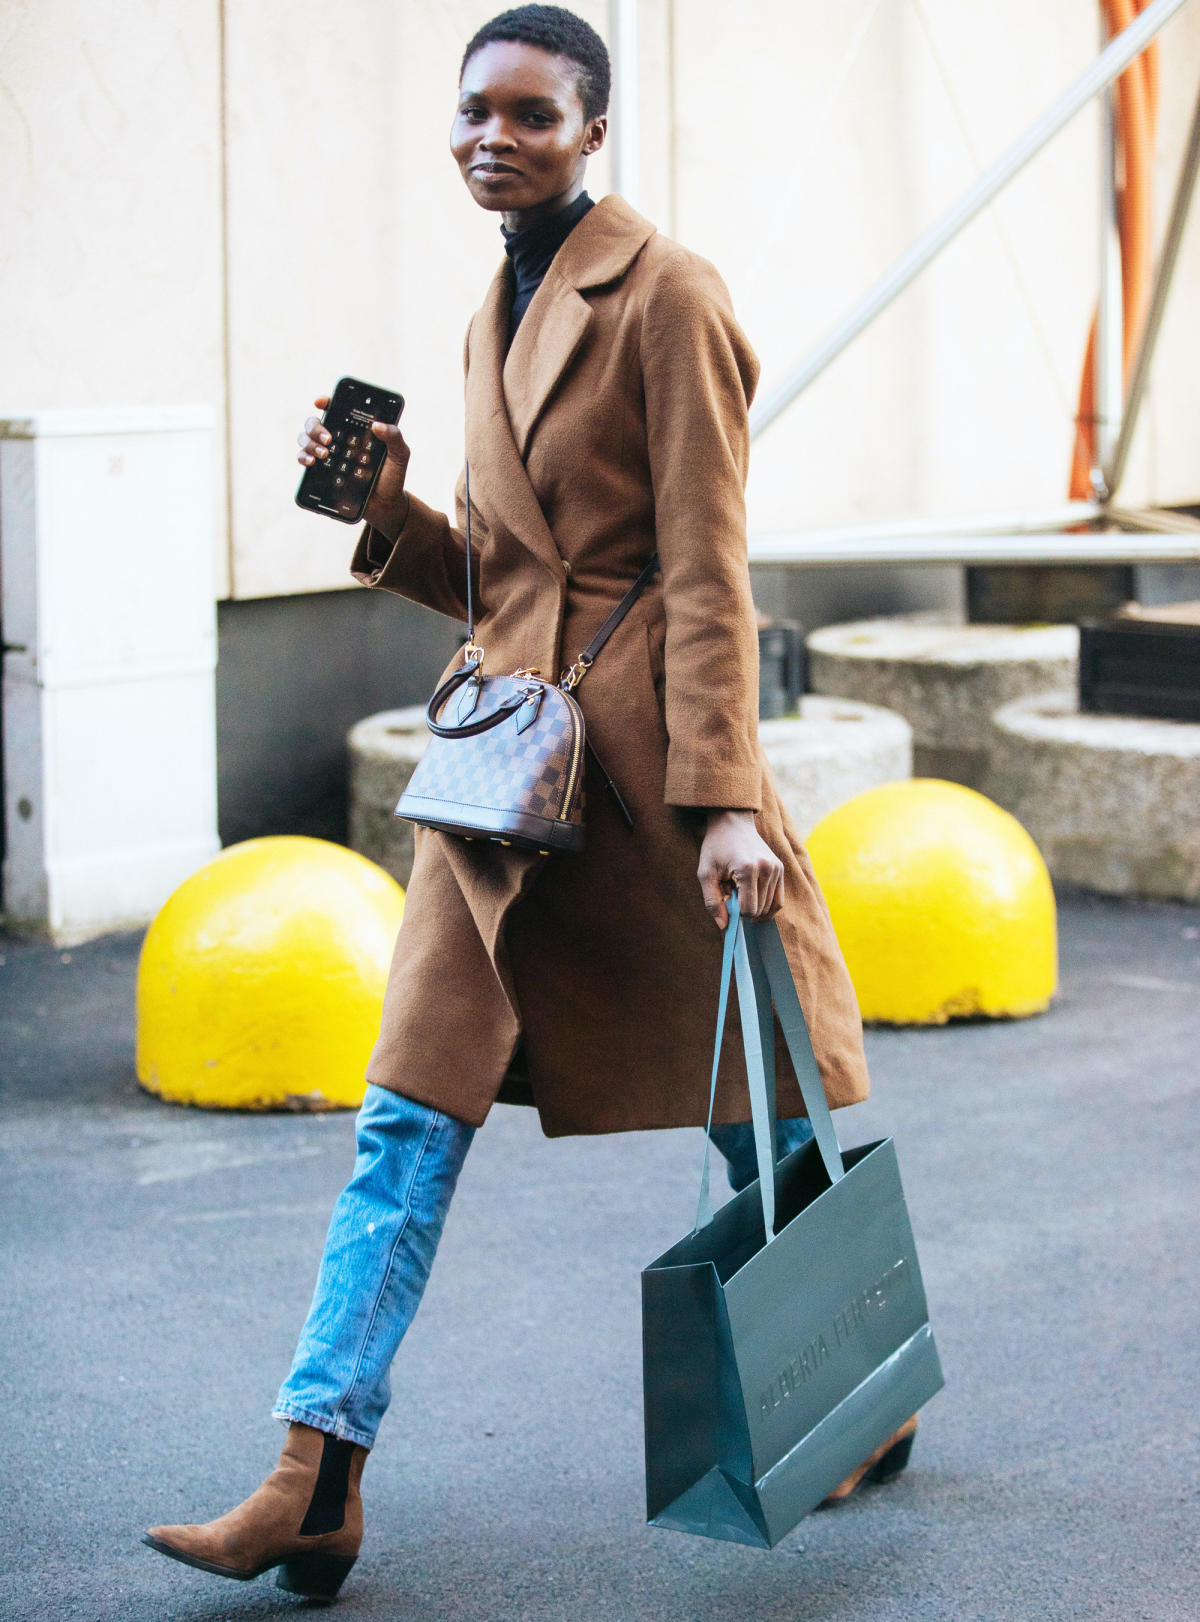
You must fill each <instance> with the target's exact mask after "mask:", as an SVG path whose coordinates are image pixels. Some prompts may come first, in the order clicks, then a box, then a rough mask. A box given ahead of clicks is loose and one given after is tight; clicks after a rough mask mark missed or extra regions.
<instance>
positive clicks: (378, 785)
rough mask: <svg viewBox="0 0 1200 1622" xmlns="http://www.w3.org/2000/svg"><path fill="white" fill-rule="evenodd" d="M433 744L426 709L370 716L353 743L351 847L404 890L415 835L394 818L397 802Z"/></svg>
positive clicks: (353, 731)
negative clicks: (429, 745)
mask: <svg viewBox="0 0 1200 1622" xmlns="http://www.w3.org/2000/svg"><path fill="white" fill-rule="evenodd" d="M428 742H429V728H428V727H427V726H426V725H425V706H424V704H414V705H413V706H412V707H411V708H410V709H404V710H382V711H381V712H380V713H379V714H378V715H368V716H367V718H366V719H365V720H364V721H359V722H358V724H357V725H356V726H355V727H353V728H352V729H351V732H350V738H349V749H350V847H351V849H352V850H356V851H358V852H359V854H360V855H362V856H367V857H369V858H370V859H371V861H373V862H378V864H379V866H380V867H382V868H383V870H384V871H385V872H386V873H390V874H391V875H392V877H393V878H394V879H395V880H396V881H397V883H399V884H402V885H404V886H405V888H407V886H408V881H409V877H410V876H411V874H412V864H413V831H414V830H413V824H412V823H411V822H406V821H405V820H404V818H403V817H398V816H396V815H395V811H396V801H397V800H398V799H399V798H400V796H401V794H403V792H404V790H405V789H406V788H407V787H408V780H409V778H410V777H411V776H412V774H413V772H414V770H415V769H416V764H417V762H418V761H419V760H420V758H421V756H422V755H423V754H424V753H425V746H426V745H427V744H428Z"/></svg>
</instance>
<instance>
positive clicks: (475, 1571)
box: [0, 898, 1200, 1622]
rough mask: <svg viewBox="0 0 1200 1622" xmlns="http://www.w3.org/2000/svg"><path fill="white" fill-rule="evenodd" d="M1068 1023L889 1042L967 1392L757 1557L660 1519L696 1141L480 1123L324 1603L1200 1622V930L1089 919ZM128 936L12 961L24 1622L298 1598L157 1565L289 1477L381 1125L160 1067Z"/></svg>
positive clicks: (850, 1137)
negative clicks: (170, 1549) (648, 1408)
mask: <svg viewBox="0 0 1200 1622" xmlns="http://www.w3.org/2000/svg"><path fill="white" fill-rule="evenodd" d="M1061 928H1062V958H1063V965H1062V966H1063V978H1062V990H1061V993H1060V995H1059V997H1058V999H1057V1001H1056V1003H1055V1005H1054V1007H1053V1009H1052V1010H1051V1012H1050V1013H1049V1014H1047V1015H1045V1016H1043V1017H1040V1018H1037V1019H1032V1020H1026V1021H1020V1022H1011V1023H1008V1022H1002V1023H965V1024H957V1025H953V1026H950V1027H947V1028H945V1029H940V1030H907V1031H906V1030H877V1031H872V1032H870V1033H869V1036H868V1046H869V1053H870V1058H871V1063H872V1070H873V1074H874V1080H875V1090H874V1094H873V1096H872V1098H871V1100H870V1102H869V1103H867V1104H863V1105H858V1106H856V1107H855V1108H853V1109H851V1110H848V1111H843V1112H841V1113H840V1114H839V1116H837V1117H836V1118H835V1119H836V1120H837V1123H838V1126H839V1131H840V1134H841V1136H842V1140H843V1143H847V1144H849V1143H859V1142H864V1141H867V1140H869V1139H873V1138H876V1137H879V1136H881V1135H884V1134H886V1133H889V1132H890V1133H892V1134H893V1135H894V1137H895V1139H896V1144H897V1149H898V1153H899V1158H900V1165H901V1169H902V1172H903V1176H904V1182H905V1187H906V1190H907V1194H908V1199H909V1206H910V1210H911V1214H912V1219H913V1226H914V1229H915V1232H916V1236H917V1243H918V1247H919V1249H920V1253H921V1258H922V1264H923V1269H924V1274H925V1283H926V1289H927V1293H928V1296H929V1301H930V1308H931V1314H932V1318H933V1323H934V1327H935V1330H936V1333H937V1337H938V1341H939V1345H940V1349H941V1354H942V1361H943V1365H944V1367H945V1372H946V1387H945V1390H944V1391H943V1392H942V1393H941V1394H940V1395H939V1396H937V1397H936V1398H934V1400H933V1401H932V1402H931V1403H930V1404H929V1406H928V1407H927V1409H926V1410H925V1412H924V1414H923V1415H922V1420H921V1428H920V1431H919V1434H918V1437H917V1444H916V1447H915V1449H914V1453H913V1459H912V1464H911V1465H910V1467H909V1469H908V1471H907V1472H906V1473H905V1474H904V1475H903V1476H902V1477H900V1478H899V1479H898V1480H896V1481H895V1482H893V1483H891V1484H890V1485H888V1486H885V1487H876V1488H872V1489H869V1490H865V1491H863V1492H861V1493H859V1494H858V1495H856V1496H855V1497H854V1498H853V1499H851V1500H850V1501H849V1502H847V1503H846V1504H845V1505H844V1506H843V1507H841V1508H839V1509H836V1510H833V1511H828V1512H823V1513H819V1514H816V1515H812V1516H810V1517H809V1518H808V1519H806V1520H805V1521H804V1522H802V1523H801V1525H800V1526H799V1527H798V1528H797V1529H796V1531H795V1532H794V1533H792V1535H791V1536H790V1537H789V1538H787V1539H786V1540H785V1541H784V1542H783V1543H782V1544H781V1545H780V1546H779V1547H778V1548H777V1549H776V1550H774V1551H773V1552H771V1553H766V1552H761V1551H756V1550H752V1549H746V1548H742V1547H739V1546H736V1545H732V1544H723V1543H717V1542H709V1541H706V1540H703V1539H699V1538H692V1537H687V1536H684V1535H681V1534H678V1533H674V1532H667V1531H659V1530H655V1529H653V1528H650V1527H647V1526H646V1525H645V1524H644V1521H643V1479H642V1455H641V1388H640V1379H641V1370H640V1335H639V1310H640V1309H639V1282H638V1275H639V1269H640V1268H641V1267H642V1266H643V1265H644V1264H645V1263H646V1262H647V1261H649V1260H650V1259H652V1258H653V1257H654V1256H656V1255H657V1254H659V1252H660V1251H662V1250H663V1249H664V1248H665V1247H666V1246H667V1245H668V1244H669V1243H671V1242H672V1241H673V1240H674V1239H676V1238H678V1237H680V1236H681V1235H682V1234H683V1233H684V1232H685V1231H686V1229H687V1228H688V1226H689V1223H690V1218H691V1214H692V1211H693V1208H694V1197H695V1185H696V1179H697V1175H698V1170H699V1155H700V1150H701V1138H700V1134H699V1132H697V1131H694V1130H693V1131H683V1132H664V1133H641V1134H631V1135H625V1136H617V1137H609V1138H592V1139H567V1140H558V1141H554V1142H551V1141H547V1140H546V1139H544V1138H543V1137H542V1136H541V1134H540V1131H539V1129H538V1126H537V1122H536V1119H535V1118H534V1117H533V1116H532V1114H531V1112H529V1111H527V1110H521V1109H516V1108H511V1107H507V1106H500V1107H498V1108H497V1109H496V1110H495V1111H494V1113H493V1115H492V1118H491V1120H490V1121H489V1122H488V1124H487V1126H486V1127H485V1129H484V1130H483V1131H482V1132H481V1133H480V1134H479V1136H478V1138H477V1139H476V1143H475V1146H474V1147H473V1149H472V1151H471V1154H470V1156H469V1158H468V1161H467V1165H466V1169H465V1171H464V1173H463V1177H462V1180H461V1182H460V1185H459V1191H458V1194H457V1196H456V1199H455V1203H454V1206H453V1208H452V1210H451V1213H450V1218H449V1222H448V1224H447V1228H446V1234H445V1238H444V1241H443V1247H442V1251H441V1254H440V1255H439V1258H438V1263H437V1266H436V1267H435V1270H434V1274H433V1279H432V1281H431V1284H430V1288H429V1291H428V1294H427V1296H426V1299H425V1302H424V1304H423V1306H422V1309H421V1312H420V1313H419V1315H418V1317H417V1320H416V1323H415V1325H414V1327H413V1329H412V1331H411V1333H410V1335H409V1337H408V1339H407V1341H406V1342H405V1344H404V1345H403V1346H402V1348H401V1351H400V1355H399V1357H398V1358H397V1361H396V1364H395V1368H394V1371H393V1384H394V1392H395V1396H394V1401H393V1406H392V1409H391V1411H390V1412H389V1414H388V1417H387V1418H386V1420H385V1422H384V1427H383V1430H382V1432H381V1434H380V1438H379V1443H378V1446H377V1448H376V1449H375V1451H374V1452H373V1454H372V1456H371V1457H370V1459H369V1460H368V1463H367V1469H366V1474H365V1477H364V1497H365V1503H366V1516H367V1534H366V1539H365V1542H364V1545H363V1550H362V1554H361V1557H360V1559H359V1562H358V1565H357V1566H356V1567H355V1569H354V1571H353V1572H352V1573H351V1575H350V1577H349V1579H348V1580H347V1583H346V1585H345V1587H344V1589H343V1591H342V1598H341V1599H340V1601H339V1602H338V1614H339V1615H340V1616H342V1617H344V1618H346V1619H347V1622H351V1619H355V1618H364V1619H366V1618H372V1619H381V1622H382V1619H385V1618H386V1619H387V1622H410V1619H412V1622H433V1619H438V1622H442V1619H449V1622H717V1619H721V1622H725V1619H729V1622H749V1619H754V1622H835V1619H836V1622H924V1619H937V1622H976V1619H986V1622H1032V1619H1035V1622H1059V1619H1066V1618H1071V1619H1080V1622H1100V1619H1102V1618H1110V1617H1111V1618H1119V1619H1120V1622H1196V1619H1198V1618H1200V1555H1198V1552H1197V1535H1198V1531H1200V1449H1198V1447H1197V1440H1198V1437H1197V1432H1198V1430H1200V1421H1198V1405H1197V1388H1198V1380H1197V1375H1198V1372H1200V1288H1198V1285H1200V1277H1198V1275H1200V1263H1198V1261H1197V1249H1198V1246H1197V1214H1198V1210H1200V1200H1198V1198H1197V1190H1198V1187H1200V1171H1198V1168H1200V909H1197V908H1190V907H1176V906H1169V905H1152V904H1120V903H1115V902H1102V901H1098V900H1089V899H1082V898H1077V899H1067V900H1066V901H1064V903H1063V904H1062V909H1061ZM138 947H139V941H138V938H137V937H131V936H118V937H111V938H109V939H107V940H103V941H99V942H95V943H93V944H91V945H89V946H86V947H82V948H76V949H75V950H73V951H71V952H69V953H63V952H58V951H55V950H53V949H51V948H49V947H44V946H33V945H28V944H22V943H20V942H17V941H14V940H11V939H3V938H0V1153H2V1160H0V1179H2V1180H0V1224H2V1225H0V1234H2V1236H3V1245H2V1251H0V1381H2V1383H3V1389H4V1391H5V1408H6V1411H7V1413H8V1416H9V1417H8V1421H7V1424H6V1427H5V1437H4V1445H3V1491H2V1492H0V1532H2V1535H0V1617H2V1618H3V1619H4V1622H25V1619H30V1622H51V1619H55V1622H56V1619H58V1618H79V1619H89V1622H91V1619H96V1622H109V1619H113V1622H116V1619H120V1622H143V1619H144V1622H164V1619H172V1622H174V1619H181V1622H183V1619H186V1622H218V1619H220V1622H225V1619H239V1622H240V1619H242V1618H247V1619H249V1618H283V1617H287V1616H289V1615H291V1614H293V1613H295V1612H297V1611H304V1610H306V1609H308V1607H307V1606H306V1604H305V1602H304V1601H301V1600H297V1599H296V1598H294V1597H291V1596H288V1595H286V1594H283V1593H282V1592H280V1591H279V1590H278V1589H276V1588H275V1587H274V1585H273V1582H272V1580H271V1578H270V1577H266V1578H263V1579H260V1580H259V1581H257V1582H254V1583H247V1584H235V1583H231V1582H228V1581H225V1580H222V1579H221V1578H218V1577H212V1576H209V1575H206V1574H204V1573H202V1572H198V1571H194V1570H190V1569H188V1568H186V1567H183V1566H180V1565H177V1564H175V1563H173V1562H171V1561H167V1560H164V1559H162V1558H161V1557H160V1556H159V1555H156V1554H154V1553H153V1552H152V1551H151V1550H149V1549H147V1548H145V1547H143V1546H142V1544H141V1543H140V1541H139V1539H140V1536H141V1532H142V1530H143V1529H144V1528H145V1527H146V1526H148V1525H150V1524H151V1523H153V1522H161V1521H176V1520H203V1519H207V1518H209V1517H210V1516H213V1515H216V1514H219V1513H221V1512H223V1511H224V1510H226V1509H228V1508H230V1507H231V1506H232V1505H233V1504H234V1503H235V1502H237V1501H238V1500H239V1499H240V1498H242V1497H244V1496H245V1495H246V1494H247V1493H248V1492H249V1491H251V1490H252V1489H253V1488H254V1487H255V1486H256V1485H257V1484H258V1482H259V1481H260V1480H261V1479H262V1477H263V1475H264V1474H265V1473H266V1471H267V1470H268V1469H269V1468H270V1467H271V1465H272V1463H273V1462H274V1459H275V1457H276V1456H277V1453H278V1449H279V1446H280V1443H281V1440H282V1436H283V1431H282V1427H280V1426H279V1425H277V1424H276V1423H275V1422H273V1421H272V1420H270V1419H269V1417H268V1410H269V1408H270V1404H271V1400H272V1397H273V1395H274V1392H275V1389H276V1386H277V1385H278V1382H279V1380H280V1379H281V1378H282V1376H283V1374H284V1373H285V1372H286V1369H287V1366H288V1363H289V1360H290V1357H291V1352H292V1347H293V1345H294V1341H295V1335H296V1331H297V1329H298V1327H299V1325H300V1323H301V1321H302V1319H303V1316H304V1313H305V1311H306V1308H307V1305H308V1300H309V1296H310V1293H311V1289H312V1284H313V1279H314V1276H315V1272H316V1265H317V1260H318V1256H319V1253H320V1248H321V1242H322V1238H323V1235H324V1230H325V1224H326V1220H327V1218H328V1215H329V1211H330V1207H331V1206H332V1203H333V1200H334V1198H335V1196H336V1194H337V1191H338V1189H339V1187H340V1186H341V1183H342V1182H343V1181H344V1179H345V1177H346V1174H347V1173H348V1171H349V1169H350V1165H351V1162H352V1159H353V1116H352V1115H351V1114H348V1113H341V1114H334V1115H327V1116H311V1115H309V1116H305V1115H250V1114H217V1113H207V1112H201V1111H197V1110H190V1109H181V1108H177V1107H173V1106H169V1105H165V1104H162V1103H160V1102H158V1101H157V1100H155V1099H153V1098H151V1097H149V1096H147V1095H146V1094H144V1093H142V1092H141V1091H140V1090H139V1089H138V1087H137V1085H136V1083H135V1081H134V1078H133V988H134V980H135V974H136V964H137V952H138Z"/></svg>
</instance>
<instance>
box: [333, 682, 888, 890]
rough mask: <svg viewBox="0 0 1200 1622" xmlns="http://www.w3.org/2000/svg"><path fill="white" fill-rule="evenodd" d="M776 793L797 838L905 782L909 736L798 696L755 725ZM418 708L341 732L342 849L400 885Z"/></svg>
mask: <svg viewBox="0 0 1200 1622" xmlns="http://www.w3.org/2000/svg"><path fill="white" fill-rule="evenodd" d="M759 736H760V738H761V739H762V742H763V747H764V749H765V750H766V753H767V758H768V760H769V761H770V763H771V767H772V770H773V771H774V773H775V777H776V780H777V782H778V784H779V790H780V794H781V796H782V799H783V803H784V805H785V806H786V807H787V809H788V813H789V815H790V816H791V818H792V820H793V822H794V823H795V824H796V827H797V829H798V830H799V832H800V834H801V835H805V834H807V833H808V831H809V830H810V829H811V828H812V827H813V826H814V825H815V824H816V823H818V822H819V821H820V820H821V818H822V817H823V816H824V815H825V814H826V812H828V811H832V810H833V809H834V807H835V806H838V805H841V803H842V802H843V800H848V799H850V798H852V796H853V795H855V794H861V793H862V792H863V790H864V789H869V788H874V787H875V786H876V785H877V784H879V783H891V782H895V781H896V780H897V779H898V778H904V777H910V776H911V775H912V729H911V727H910V726H909V725H908V722H907V721H905V720H904V719H903V718H902V717H901V716H899V715H893V714H892V713H891V712H890V711H888V710H884V709H880V708H878V707H877V706H875V705H872V704H858V703H855V702H853V701H851V700H848V699H840V698H838V699H835V698H820V697H813V696H811V695H810V696H808V697H805V698H803V699H802V700H801V704H800V711H799V713H798V714H797V715H794V716H784V717H781V718H780V719H778V720H773V721H763V722H760V724H759ZM428 738H429V732H428V730H427V728H426V725H425V707H424V705H417V706H414V707H413V708H411V709H404V710H384V711H382V712H381V713H380V714H378V715H369V716H367V718H366V719H365V720H363V721H359V722H358V724H357V725H356V726H355V727H354V728H353V729H352V730H351V732H350V737H349V750H350V844H351V847H352V849H354V850H356V851H358V852H360V854H362V855H363V856H369V857H370V859H371V860H372V861H373V862H378V864H379V865H380V867H382V868H384V869H385V870H386V871H387V872H388V873H390V874H391V875H392V877H393V878H394V879H396V880H398V881H399V882H400V883H401V884H404V885H407V883H408V880H409V876H410V875H411V873H412V863H413V825H412V823H411V822H406V821H404V819H403V818H402V817H397V816H395V815H394V812H395V807H396V801H397V800H398V799H399V798H400V796H401V794H402V793H403V792H404V789H405V788H406V787H407V785H408V781H409V778H410V777H411V776H412V774H413V770H414V768H415V766H416V764H417V762H418V761H419V760H420V758H421V756H422V754H423V753H424V752H425V745H426V743H427V741H428Z"/></svg>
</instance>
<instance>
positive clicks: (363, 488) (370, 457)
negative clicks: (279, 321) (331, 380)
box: [296, 377, 404, 524]
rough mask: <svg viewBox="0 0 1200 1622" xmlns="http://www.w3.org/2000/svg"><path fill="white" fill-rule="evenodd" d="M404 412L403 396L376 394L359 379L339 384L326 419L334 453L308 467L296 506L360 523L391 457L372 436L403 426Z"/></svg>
mask: <svg viewBox="0 0 1200 1622" xmlns="http://www.w3.org/2000/svg"><path fill="white" fill-rule="evenodd" d="M403 410H404V396H403V395H402V394H391V393H389V392H388V390H387V389H377V388H376V387H375V386H374V384H371V383H363V382H361V381H360V380H359V379H358V378H357V377H343V378H341V379H339V381H338V385H337V388H335V389H334V391H333V394H332V396H331V398H330V401H329V404H328V405H327V406H326V407H325V414H324V416H323V417H322V418H321V421H322V422H323V423H324V425H325V427H326V429H327V430H328V432H329V433H330V434H332V436H333V442H332V444H330V445H329V446H328V447H327V449H328V452H329V454H328V455H327V456H323V457H321V458H319V459H318V460H316V461H314V462H313V465H312V466H311V467H306V468H305V470H304V477H303V478H302V479H301V480H300V488H299V489H298V490H297V491H296V505H297V506H298V507H303V508H304V509H305V511H306V512H314V513H324V514H325V515H326V517H328V518H339V519H341V521H342V523H343V524H357V523H359V522H360V520H361V519H362V515H363V508H364V507H365V506H366V505H367V501H368V500H369V498H370V495H371V491H372V490H373V489H374V488H375V480H376V479H377V478H378V477H379V470H380V468H381V467H382V466H383V463H384V458H385V457H386V456H387V447H386V446H385V445H384V443H383V441H382V440H381V439H376V437H375V435H374V434H373V433H372V432H371V424H372V423H373V422H392V423H395V422H399V421H400V413H401V412H402V411H403Z"/></svg>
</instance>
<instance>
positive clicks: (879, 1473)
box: [867, 1431, 916, 1486]
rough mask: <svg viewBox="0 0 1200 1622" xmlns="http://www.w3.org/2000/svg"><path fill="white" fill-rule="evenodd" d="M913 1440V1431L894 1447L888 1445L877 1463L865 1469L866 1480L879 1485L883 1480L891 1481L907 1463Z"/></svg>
mask: <svg viewBox="0 0 1200 1622" xmlns="http://www.w3.org/2000/svg"><path fill="white" fill-rule="evenodd" d="M915 1440H916V1432H915V1431H913V1432H911V1433H910V1434H909V1435H908V1436H905V1437H903V1438H902V1439H901V1440H900V1441H899V1442H897V1443H896V1445H895V1447H890V1448H889V1449H888V1450H887V1452H886V1453H885V1454H884V1455H883V1457H882V1458H881V1459H880V1461H879V1463H878V1464H877V1465H875V1466H874V1468H873V1469H871V1470H868V1471H867V1480H868V1481H870V1482H873V1483H874V1484H875V1485H876V1486H879V1485H881V1484H882V1483H883V1482H885V1481H891V1480H892V1479H893V1477H895V1476H898V1475H899V1474H900V1472H901V1470H903V1469H904V1468H905V1466H906V1465H907V1464H908V1460H909V1456H910V1454H911V1453H912V1450H913V1442H914V1441H915Z"/></svg>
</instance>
